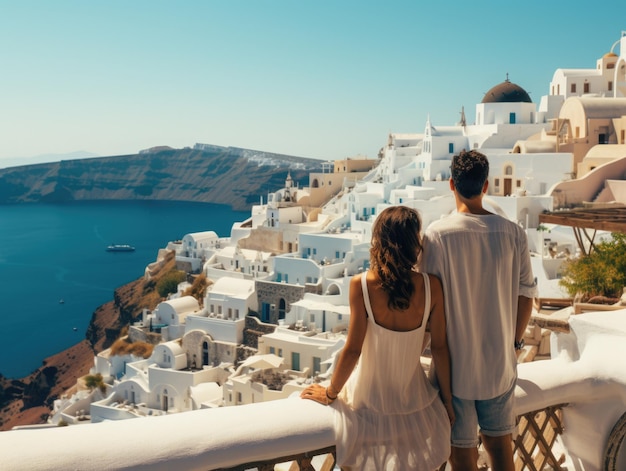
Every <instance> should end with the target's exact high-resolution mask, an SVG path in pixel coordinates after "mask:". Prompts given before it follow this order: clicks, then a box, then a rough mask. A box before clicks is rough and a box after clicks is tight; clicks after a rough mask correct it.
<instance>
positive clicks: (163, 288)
mask: <svg viewBox="0 0 626 471" xmlns="http://www.w3.org/2000/svg"><path fill="white" fill-rule="evenodd" d="M186 278H187V274H186V273H185V272H184V271H180V270H175V269H174V270H171V271H169V272H168V273H166V274H165V275H164V276H163V278H161V279H160V280H159V281H158V282H157V285H156V289H157V292H158V293H159V296H161V297H162V298H166V297H167V295H168V294H170V293H175V292H176V289H177V288H178V283H182V282H183V281H185V279H186Z"/></svg>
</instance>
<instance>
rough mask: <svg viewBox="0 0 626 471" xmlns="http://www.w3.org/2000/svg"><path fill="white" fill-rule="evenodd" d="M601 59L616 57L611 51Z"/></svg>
mask: <svg viewBox="0 0 626 471" xmlns="http://www.w3.org/2000/svg"><path fill="white" fill-rule="evenodd" d="M602 57H604V58H605V59H608V58H609V57H617V54H615V53H614V52H613V51H611V52H607V53H606V54H604V55H603V56H602Z"/></svg>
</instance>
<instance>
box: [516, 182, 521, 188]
mask: <svg viewBox="0 0 626 471" xmlns="http://www.w3.org/2000/svg"><path fill="white" fill-rule="evenodd" d="M516 185H517V187H518V188H520V187H521V186H522V180H517V182H516Z"/></svg>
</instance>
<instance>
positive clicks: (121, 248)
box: [107, 244, 135, 252]
mask: <svg viewBox="0 0 626 471" xmlns="http://www.w3.org/2000/svg"><path fill="white" fill-rule="evenodd" d="M134 251H135V247H133V246H132V245H128V244H112V245H109V246H108V247H107V252H134Z"/></svg>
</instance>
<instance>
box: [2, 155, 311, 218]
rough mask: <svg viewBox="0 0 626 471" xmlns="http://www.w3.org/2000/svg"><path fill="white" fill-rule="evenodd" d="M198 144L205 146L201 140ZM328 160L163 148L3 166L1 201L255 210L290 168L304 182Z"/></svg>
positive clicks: (282, 184) (305, 183)
mask: <svg viewBox="0 0 626 471" xmlns="http://www.w3.org/2000/svg"><path fill="white" fill-rule="evenodd" d="M196 147H198V146H196ZM319 171H321V161H320V160H315V159H305V158H301V157H291V156H285V155H278V154H271V153H266V152H260V151H252V150H247V149H239V148H234V147H218V146H205V148H194V149H161V148H157V149H155V150H154V151H151V152H145V153H141V154H136V155H123V156H116V157H102V158H95V159H81V160H67V161H61V162H54V163H46V164H39V165H29V166H22V167H12V168H7V169H0V204H2V203H29V202H31V203H35V202H50V203H52V202H54V203H59V202H67V201H73V200H110V199H117V200H137V199H140V200H171V201H194V202H205V203H216V204H226V205H229V206H231V207H232V208H233V209H235V210H247V209H249V208H250V206H251V205H252V204H254V203H256V202H258V201H259V198H260V197H261V196H263V197H265V196H266V194H267V192H268V191H276V190H277V189H279V188H282V187H283V186H284V183H285V178H286V177H287V173H288V172H291V177H292V178H293V180H294V181H295V182H297V183H298V184H300V185H301V186H305V185H307V184H308V176H309V173H310V172H319Z"/></svg>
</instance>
